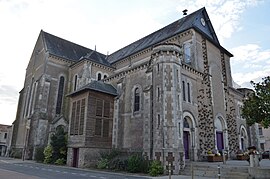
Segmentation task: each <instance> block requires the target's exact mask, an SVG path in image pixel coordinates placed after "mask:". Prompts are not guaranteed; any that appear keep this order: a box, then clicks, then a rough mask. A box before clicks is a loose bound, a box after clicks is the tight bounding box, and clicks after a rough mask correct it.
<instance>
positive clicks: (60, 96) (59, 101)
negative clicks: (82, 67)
mask: <svg viewBox="0 0 270 179" xmlns="http://www.w3.org/2000/svg"><path fill="white" fill-rule="evenodd" d="M64 83H65V78H64V77H63V76H61V77H60V80H59V83H58V93H57V101H56V112H55V113H56V114H60V113H61V108H62V102H63V95H64Z"/></svg>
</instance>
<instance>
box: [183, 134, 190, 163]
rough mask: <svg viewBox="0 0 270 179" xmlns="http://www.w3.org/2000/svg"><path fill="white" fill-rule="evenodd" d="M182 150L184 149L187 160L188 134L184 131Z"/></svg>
mask: <svg viewBox="0 0 270 179" xmlns="http://www.w3.org/2000/svg"><path fill="white" fill-rule="evenodd" d="M183 137H184V149H185V159H189V132H188V131H184V135H183Z"/></svg>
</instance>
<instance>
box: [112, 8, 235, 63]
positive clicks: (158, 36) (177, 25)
mask: <svg viewBox="0 0 270 179" xmlns="http://www.w3.org/2000/svg"><path fill="white" fill-rule="evenodd" d="M201 18H203V19H205V25H202V23H201ZM190 28H194V29H195V30H197V31H199V32H200V33H202V34H203V35H204V36H205V37H206V38H207V39H208V40H210V41H211V42H213V43H214V44H215V45H217V46H218V47H219V48H221V49H223V50H224V51H225V52H226V53H227V54H229V55H230V56H232V54H230V53H229V52H228V51H227V50H226V49H224V48H223V47H221V46H220V44H219V41H218V38H217V36H216V33H215V31H214V28H213V26H212V24H211V22H210V20H209V17H208V14H207V12H206V10H205V8H201V9H199V10H197V11H195V12H193V13H191V14H189V15H187V16H185V17H183V18H181V19H179V20H177V21H175V22H173V23H171V24H169V25H167V26H165V27H163V28H162V29H160V30H158V31H156V32H153V33H152V34H150V35H148V36H146V37H143V38H141V39H139V40H137V41H136V42H134V43H131V44H130V45H128V46H126V47H124V48H122V49H120V50H118V51H116V52H114V53H112V54H111V55H109V57H108V61H109V62H110V63H114V62H117V61H119V60H121V59H123V58H126V57H128V56H130V55H132V54H134V53H137V52H139V51H140V50H143V49H145V48H149V47H151V46H153V45H155V44H157V43H160V42H162V41H163V40H166V39H167V38H170V37H172V36H174V35H176V34H179V33H181V32H184V31H186V30H188V29H190Z"/></svg>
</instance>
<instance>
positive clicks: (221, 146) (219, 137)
mask: <svg viewBox="0 0 270 179" xmlns="http://www.w3.org/2000/svg"><path fill="white" fill-rule="evenodd" d="M216 134H217V149H218V150H219V151H221V150H223V149H224V143H223V132H221V131H217V133H216Z"/></svg>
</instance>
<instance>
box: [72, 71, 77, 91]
mask: <svg viewBox="0 0 270 179" xmlns="http://www.w3.org/2000/svg"><path fill="white" fill-rule="evenodd" d="M77 80H78V75H75V76H74V83H73V84H74V86H73V91H75V90H76V89H77Z"/></svg>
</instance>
